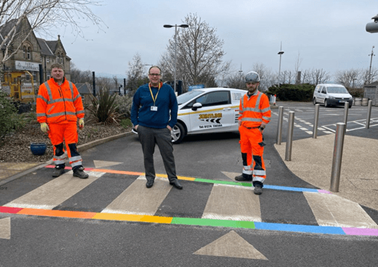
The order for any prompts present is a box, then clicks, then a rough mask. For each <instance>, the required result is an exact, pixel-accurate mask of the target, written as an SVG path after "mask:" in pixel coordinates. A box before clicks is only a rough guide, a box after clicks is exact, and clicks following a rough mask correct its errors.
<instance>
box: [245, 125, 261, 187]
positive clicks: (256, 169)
mask: <svg viewBox="0 0 378 267" xmlns="http://www.w3.org/2000/svg"><path fill="white" fill-rule="evenodd" d="M239 132H240V150H241V153H242V154H246V155H247V159H246V160H243V173H244V174H246V175H252V176H253V182H260V183H262V184H263V183H264V181H265V178H266V171H265V164H264V159H263V154H264V143H263V135H262V133H261V132H260V130H259V129H258V128H252V129H247V128H246V127H244V126H240V127H239ZM245 161H246V162H245ZM245 164H246V165H245Z"/></svg>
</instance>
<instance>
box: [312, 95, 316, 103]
mask: <svg viewBox="0 0 378 267" xmlns="http://www.w3.org/2000/svg"><path fill="white" fill-rule="evenodd" d="M312 103H314V105H316V98H315V97H314V99H313V100H312Z"/></svg>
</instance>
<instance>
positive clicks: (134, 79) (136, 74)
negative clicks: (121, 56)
mask: <svg viewBox="0 0 378 267" xmlns="http://www.w3.org/2000/svg"><path fill="white" fill-rule="evenodd" d="M147 81H148V77H147V76H146V74H145V72H144V65H143V62H142V58H141V56H140V55H139V54H138V53H137V54H135V55H134V57H133V59H132V61H131V62H129V70H128V71H127V88H128V89H129V90H130V91H133V90H134V91H136V89H138V87H139V86H141V85H142V84H144V83H146V82H147Z"/></svg>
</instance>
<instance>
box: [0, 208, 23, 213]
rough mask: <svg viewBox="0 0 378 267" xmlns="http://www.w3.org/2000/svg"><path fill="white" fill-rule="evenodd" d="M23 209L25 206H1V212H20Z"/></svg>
mask: <svg viewBox="0 0 378 267" xmlns="http://www.w3.org/2000/svg"><path fill="white" fill-rule="evenodd" d="M21 210H23V208H12V207H0V212H2V213H14V214H16V213H18V212H19V211H21Z"/></svg>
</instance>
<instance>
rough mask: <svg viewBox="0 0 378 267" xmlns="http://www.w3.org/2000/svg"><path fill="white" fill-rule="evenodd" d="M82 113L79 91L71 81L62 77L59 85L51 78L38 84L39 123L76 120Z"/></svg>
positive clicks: (81, 116)
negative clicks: (62, 79)
mask: <svg viewBox="0 0 378 267" xmlns="http://www.w3.org/2000/svg"><path fill="white" fill-rule="evenodd" d="M84 115H85V114H84V107H83V103H82V101H81V96H80V93H79V91H78V90H77V88H76V86H75V85H74V84H73V83H71V82H69V81H67V80H66V79H64V81H63V83H62V84H61V85H59V84H57V83H56V82H55V80H54V79H53V78H51V79H50V80H48V81H47V82H45V83H43V84H41V85H40V87H39V91H38V97H37V120H38V122H39V123H43V122H46V123H47V124H50V123H60V122H67V121H68V122H76V121H77V119H78V118H79V119H80V118H84Z"/></svg>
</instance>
